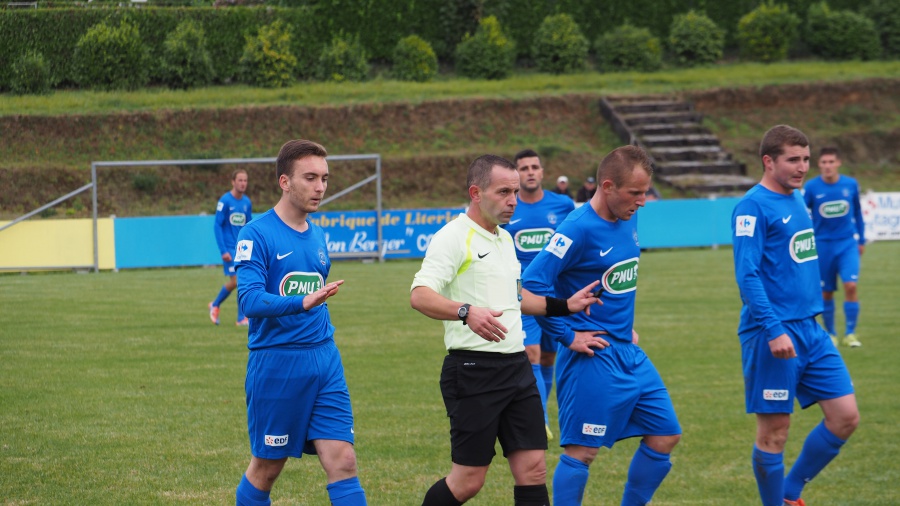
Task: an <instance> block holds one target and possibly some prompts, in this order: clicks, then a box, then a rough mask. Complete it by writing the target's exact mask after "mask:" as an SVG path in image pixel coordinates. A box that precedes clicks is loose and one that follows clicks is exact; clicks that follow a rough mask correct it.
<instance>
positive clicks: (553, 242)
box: [547, 232, 572, 258]
mask: <svg viewBox="0 0 900 506" xmlns="http://www.w3.org/2000/svg"><path fill="white" fill-rule="evenodd" d="M571 245H572V239H569V238H568V237H566V236H564V235H562V234H560V233H559V232H557V233H555V234H553V237H551V238H550V241H549V242H547V251H549V252H550V253H553V254H554V255H556V256H557V257H559V258H562V257H564V256H566V252H567V251H569V246H571Z"/></svg>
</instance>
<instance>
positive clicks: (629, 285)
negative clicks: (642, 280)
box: [602, 257, 640, 293]
mask: <svg viewBox="0 0 900 506" xmlns="http://www.w3.org/2000/svg"><path fill="white" fill-rule="evenodd" d="M639 261H640V259H639V258H637V257H635V258H629V259H628V260H622V261H621V262H619V263H617V264H615V265H613V266H612V267H610V268H609V269H607V270H606V272H604V273H603V278H602V279H603V290H604V291H606V292H609V293H627V292H632V291H634V290H637V280H638V262H639Z"/></svg>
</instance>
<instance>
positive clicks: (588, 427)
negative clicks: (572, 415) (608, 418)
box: [581, 423, 606, 437]
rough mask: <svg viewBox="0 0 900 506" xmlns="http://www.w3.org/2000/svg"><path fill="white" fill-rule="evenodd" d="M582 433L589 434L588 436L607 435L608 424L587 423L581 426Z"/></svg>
mask: <svg viewBox="0 0 900 506" xmlns="http://www.w3.org/2000/svg"><path fill="white" fill-rule="evenodd" d="M581 433H582V434H587V435H588V436H599V437H602V436H605V435H606V425H594V424H592V423H586V424H584V425H582V426H581Z"/></svg>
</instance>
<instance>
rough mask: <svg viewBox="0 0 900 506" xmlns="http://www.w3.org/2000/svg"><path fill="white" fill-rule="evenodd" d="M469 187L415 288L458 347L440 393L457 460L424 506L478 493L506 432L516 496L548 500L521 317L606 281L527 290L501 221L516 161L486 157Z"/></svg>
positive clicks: (514, 186) (575, 303)
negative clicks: (559, 293)
mask: <svg viewBox="0 0 900 506" xmlns="http://www.w3.org/2000/svg"><path fill="white" fill-rule="evenodd" d="M466 186H467V188H468V194H469V198H470V200H471V202H470V204H469V208H468V210H467V211H466V212H465V213H464V214H461V215H460V216H459V217H458V218H457V219H455V220H453V221H452V222H450V223H448V224H447V225H445V226H444V227H443V228H442V229H441V230H440V231H438V232H437V233H436V234H435V235H434V237H433V238H432V240H431V243H430V244H429V246H428V250H427V252H426V253H425V259H424V260H423V262H422V268H421V269H420V270H419V272H418V273H417V274H416V276H415V279H414V280H413V283H412V287H411V294H410V303H411V305H412V307H413V308H414V309H416V310H418V311H420V312H421V313H422V314H424V315H426V316H428V317H430V318H434V319H436V320H442V321H443V323H444V344H445V346H446V347H447V350H448V352H449V354H448V355H447V357H446V358H445V359H444V365H443V369H442V371H441V394H442V395H443V398H444V404H445V406H446V408H447V416H448V417H449V418H450V444H451V459H452V461H453V467H452V469H451V471H450V474H449V475H448V476H447V477H445V478H442V479H441V480H439V481H438V482H437V483H435V484H434V485H433V486H432V487H431V488H430V489H429V490H428V492H427V493H426V494H425V499H424V502H423V506H442V505H459V504H463V503H464V502H466V501H467V500H469V499H471V498H472V497H475V495H476V494H477V493H478V492H479V491H480V490H481V487H482V486H484V480H485V476H486V475H487V471H488V468H489V466H490V464H491V460H492V459H493V457H494V455H495V452H494V444H495V441H496V440H497V439H499V440H500V446H501V447H502V448H503V455H504V456H505V457H506V458H507V460H508V461H509V467H510V470H511V472H512V475H513V478H514V479H515V488H514V493H513V496H514V499H515V504H516V505H517V506H544V505H549V504H550V499H549V495H548V492H547V483H546V475H547V468H546V463H545V461H544V452H545V451H546V449H547V434H546V432H545V429H544V416H543V408H542V406H541V398H540V394H539V393H538V389H537V384H536V381H535V377H534V374H533V373H532V370H531V364H530V363H529V361H528V358H527V357H526V355H525V346H524V333H523V332H522V318H521V315H522V312H525V313H526V314H537V315H547V316H564V315H569V314H571V313H572V312H579V311H582V310H588V308H589V307H590V305H591V304H595V303H598V299H597V298H596V297H594V294H593V293H592V290H593V289H594V287H595V286H597V284H598V282H596V281H595V282H593V283H591V284H590V285H588V286H586V287H585V288H583V289H581V290H579V291H578V292H577V293H575V295H573V296H572V298H570V299H568V300H565V299H557V298H555V297H547V298H544V297H538V296H536V295H533V294H531V293H529V292H528V291H525V290H522V283H521V279H520V275H521V271H520V266H519V262H518V260H517V259H516V252H515V247H514V246H513V241H512V237H511V236H510V234H509V232H507V231H506V230H504V229H502V228H501V227H500V226H499V225H502V224H506V223H508V222H509V220H510V217H512V215H513V212H514V211H515V209H516V195H517V193H518V191H519V175H518V173H517V171H516V166H515V165H513V164H512V163H511V162H510V161H509V160H506V159H504V158H502V157H499V156H495V155H484V156H481V157H479V158H478V159H476V160H475V161H474V162H473V163H472V164H471V165H470V166H469V170H468V176H467V179H466Z"/></svg>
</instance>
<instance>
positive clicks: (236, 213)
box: [208, 169, 253, 326]
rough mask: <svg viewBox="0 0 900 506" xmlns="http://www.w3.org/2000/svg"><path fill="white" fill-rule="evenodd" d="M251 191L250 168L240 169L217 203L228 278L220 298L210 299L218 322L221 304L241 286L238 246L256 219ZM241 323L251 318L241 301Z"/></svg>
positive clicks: (217, 230) (211, 316) (216, 227)
mask: <svg viewBox="0 0 900 506" xmlns="http://www.w3.org/2000/svg"><path fill="white" fill-rule="evenodd" d="M246 192H247V171H246V170H244V169H237V170H236V171H234V172H233V173H232V174H231V191H229V192H227V193H225V195H222V198H220V199H219V203H218V204H216V219H215V223H214V225H213V231H214V232H215V234H216V244H217V245H218V246H219V253H221V254H222V266H223V269H224V271H225V275H226V276H228V281H227V282H226V283H225V284H224V285H222V289H221V290H219V295H217V296H216V300H214V301H212V302H210V303H209V305H208V308H209V319H210V320H212V322H213V323H215V324H216V325H218V324H219V306H220V305H221V304H222V302H224V301H225V299H227V298H228V296H229V295H231V292H232V291H234V289H235V287H237V275H236V274H235V272H234V248H235V246H236V245H237V237H238V232H240V231H241V228H243V227H244V225H246V224H247V222H248V221H250V220H251V219H253V206H252V204H251V203H250V197H248V196H247V195H245V193H246ZM235 324H236V325H238V326H246V325H248V324H249V320H247V318H246V317H245V316H244V315H243V314H242V313H241V308H240V305H238V312H237V321H236V322H235Z"/></svg>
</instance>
